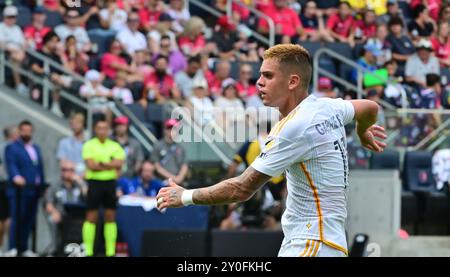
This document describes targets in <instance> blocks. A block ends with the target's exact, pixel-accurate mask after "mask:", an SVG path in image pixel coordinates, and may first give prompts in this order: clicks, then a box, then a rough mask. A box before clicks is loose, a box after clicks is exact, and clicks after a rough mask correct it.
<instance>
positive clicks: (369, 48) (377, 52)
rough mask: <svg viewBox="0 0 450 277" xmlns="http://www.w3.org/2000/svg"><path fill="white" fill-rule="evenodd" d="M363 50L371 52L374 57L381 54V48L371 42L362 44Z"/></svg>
mask: <svg viewBox="0 0 450 277" xmlns="http://www.w3.org/2000/svg"><path fill="white" fill-rule="evenodd" d="M364 50H366V51H369V52H371V53H372V54H373V55H374V56H375V57H379V56H381V55H382V54H383V52H382V51H381V49H380V48H379V47H378V46H376V45H375V44H372V43H368V44H366V45H364Z"/></svg>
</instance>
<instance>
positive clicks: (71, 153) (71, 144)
mask: <svg viewBox="0 0 450 277" xmlns="http://www.w3.org/2000/svg"><path fill="white" fill-rule="evenodd" d="M69 120H70V121H69V122H70V129H71V130H72V136H70V137H65V138H63V139H61V140H60V141H59V143H58V149H57V152H56V158H57V159H58V161H63V160H64V161H70V162H72V163H73V164H74V166H75V173H76V174H77V175H78V176H80V177H84V171H85V165H84V161H83V157H82V156H81V153H82V151H83V143H84V142H85V141H86V136H85V134H84V122H85V120H84V115H83V114H82V113H75V114H72V115H71V116H70V119H69Z"/></svg>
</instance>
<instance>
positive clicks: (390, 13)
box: [377, 0, 406, 28]
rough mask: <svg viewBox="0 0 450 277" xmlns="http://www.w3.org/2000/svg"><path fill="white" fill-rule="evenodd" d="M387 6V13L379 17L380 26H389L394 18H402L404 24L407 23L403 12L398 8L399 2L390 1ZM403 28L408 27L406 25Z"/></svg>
mask: <svg viewBox="0 0 450 277" xmlns="http://www.w3.org/2000/svg"><path fill="white" fill-rule="evenodd" d="M386 5H387V13H385V14H383V15H381V16H378V17H377V21H378V24H388V23H389V21H390V20H391V18H393V17H398V18H400V19H401V20H402V21H403V23H405V22H406V21H405V16H404V15H403V11H402V10H401V9H400V7H399V6H398V0H388V1H387V4H386ZM403 27H404V28H405V27H406V25H404V26H403Z"/></svg>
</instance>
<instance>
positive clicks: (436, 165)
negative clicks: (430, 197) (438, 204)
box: [432, 146, 450, 190]
mask: <svg viewBox="0 0 450 277" xmlns="http://www.w3.org/2000/svg"><path fill="white" fill-rule="evenodd" d="M432 161H433V175H434V179H435V181H436V188H437V189H438V190H443V189H445V190H446V189H450V187H449V185H450V149H449V148H448V146H447V147H445V146H444V147H441V148H440V149H438V150H437V151H436V152H435V153H434V154H433V159H432Z"/></svg>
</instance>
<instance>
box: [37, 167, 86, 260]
mask: <svg viewBox="0 0 450 277" xmlns="http://www.w3.org/2000/svg"><path fill="white" fill-rule="evenodd" d="M60 171H61V173H60V175H61V177H60V178H61V179H60V180H59V181H58V183H56V184H54V185H52V186H51V187H50V188H49V189H48V190H47V192H46V195H45V212H46V214H47V218H48V223H49V228H50V234H51V238H52V245H51V248H50V249H49V250H48V252H49V253H50V254H51V255H56V254H60V253H61V254H62V250H63V249H62V248H63V245H62V243H63V241H62V237H61V235H62V232H61V231H62V230H61V228H62V227H63V224H64V221H66V216H67V214H66V209H65V205H71V204H72V205H83V201H84V198H85V196H86V194H87V185H86V183H85V182H84V180H83V179H82V178H81V177H80V176H78V175H77V174H75V164H74V163H73V162H71V161H67V160H62V161H61V162H60ZM67 223H69V222H66V224H67Z"/></svg>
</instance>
